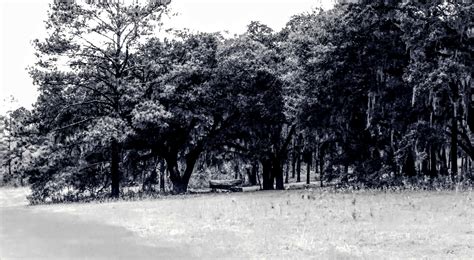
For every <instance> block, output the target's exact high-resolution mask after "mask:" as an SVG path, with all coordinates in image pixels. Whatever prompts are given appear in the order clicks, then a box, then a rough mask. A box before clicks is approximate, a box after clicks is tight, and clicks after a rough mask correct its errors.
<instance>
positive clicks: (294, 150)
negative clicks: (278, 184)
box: [291, 138, 296, 179]
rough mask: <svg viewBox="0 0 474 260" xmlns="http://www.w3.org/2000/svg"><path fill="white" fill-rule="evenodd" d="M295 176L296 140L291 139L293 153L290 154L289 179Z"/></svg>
mask: <svg viewBox="0 0 474 260" xmlns="http://www.w3.org/2000/svg"><path fill="white" fill-rule="evenodd" d="M295 176H296V138H293V151H292V152H291V178H293V179H294V178H295Z"/></svg>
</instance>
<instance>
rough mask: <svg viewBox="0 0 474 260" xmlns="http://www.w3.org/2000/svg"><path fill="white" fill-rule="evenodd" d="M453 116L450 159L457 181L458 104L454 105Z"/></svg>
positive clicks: (452, 174) (453, 176) (453, 179)
mask: <svg viewBox="0 0 474 260" xmlns="http://www.w3.org/2000/svg"><path fill="white" fill-rule="evenodd" d="M453 107H454V108H453V117H452V119H451V152H450V157H451V158H450V161H451V180H452V181H453V182H455V181H456V176H457V174H458V124H457V120H456V118H457V116H456V113H457V111H456V110H457V107H456V104H455V105H454V106H453Z"/></svg>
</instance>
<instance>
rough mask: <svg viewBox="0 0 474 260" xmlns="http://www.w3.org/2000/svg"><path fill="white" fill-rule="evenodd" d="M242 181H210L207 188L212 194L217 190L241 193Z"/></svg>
mask: <svg viewBox="0 0 474 260" xmlns="http://www.w3.org/2000/svg"><path fill="white" fill-rule="evenodd" d="M242 183H243V181H242V180H210V181H209V187H210V188H211V189H212V191H213V192H216V191H217V190H218V189H219V190H229V191H234V192H240V191H242V190H243V189H242Z"/></svg>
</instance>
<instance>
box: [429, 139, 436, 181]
mask: <svg viewBox="0 0 474 260" xmlns="http://www.w3.org/2000/svg"><path fill="white" fill-rule="evenodd" d="M430 156H431V158H430V159H431V162H430V164H431V174H430V175H431V178H436V177H437V176H438V169H437V166H438V161H437V158H436V147H435V146H434V145H433V146H431V155H430Z"/></svg>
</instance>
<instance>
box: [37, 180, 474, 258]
mask: <svg viewBox="0 0 474 260" xmlns="http://www.w3.org/2000/svg"><path fill="white" fill-rule="evenodd" d="M35 210H41V211H43V210H45V211H48V212H62V213H67V214H73V215H74V216H77V217H79V218H83V219H85V220H93V221H99V222H103V223H107V224H111V225H117V226H122V227H125V228H127V229H128V230H131V231H133V232H136V233H137V234H139V236H141V237H143V238H146V241H148V243H149V244H150V245H154V244H156V243H159V241H163V240H166V241H169V242H171V243H173V242H174V243H179V244H181V245H185V246H187V247H188V248H190V250H192V252H193V253H194V254H195V255H196V256H198V257H203V258H209V257H212V258H214V257H229V258H236V257H241V258H258V259H261V258H266V259H274V258H331V259H355V258H360V259H367V258H369V259H373V258H376V259H379V258H396V259H398V258H417V259H419V258H427V259H440V258H442V259H446V258H449V259H453V258H454V259H472V257H473V255H474V214H473V213H474V201H473V194H472V191H463V192H455V191H442V192H436V191H403V192H386V193H385V192H380V191H377V192H375V191H359V192H347V193H343V192H338V193H334V192H331V191H328V190H320V189H315V190H294V191H270V192H244V193H231V194H201V195H186V196H174V197H166V198H163V199H158V200H144V201H134V202H123V201H122V202H111V203H102V204H101V203H90V204H68V205H46V206H38V207H35Z"/></svg>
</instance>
